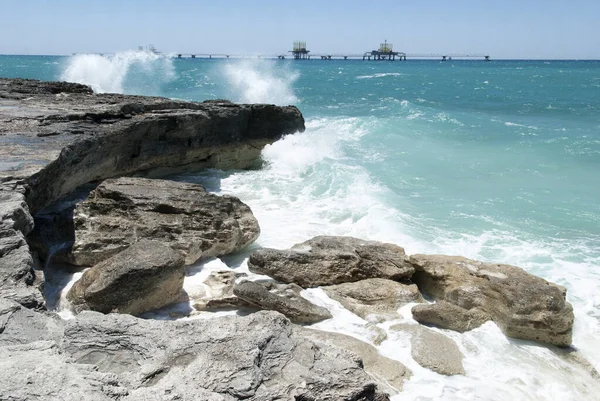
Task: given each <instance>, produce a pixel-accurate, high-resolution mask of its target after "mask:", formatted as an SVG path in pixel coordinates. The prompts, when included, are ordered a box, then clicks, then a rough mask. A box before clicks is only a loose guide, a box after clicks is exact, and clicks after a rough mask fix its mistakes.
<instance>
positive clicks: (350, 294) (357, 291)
mask: <svg viewBox="0 0 600 401" xmlns="http://www.w3.org/2000/svg"><path fill="white" fill-rule="evenodd" d="M323 291H325V293H326V294H327V295H328V296H329V297H330V298H332V299H334V300H336V301H338V302H339V303H340V304H342V306H343V307H344V308H346V309H348V310H349V311H350V312H352V313H354V314H356V315H358V316H360V317H362V318H363V319H374V320H376V321H381V320H387V319H396V318H398V317H400V315H399V314H398V308H400V307H402V306H404V305H406V304H408V303H410V302H425V300H424V299H423V296H422V295H421V293H420V292H419V289H418V288H417V286H416V285H415V284H403V283H399V282H397V281H392V280H387V279H383V278H370V279H366V280H361V281H356V282H353V283H343V284H337V285H330V286H327V287H323Z"/></svg>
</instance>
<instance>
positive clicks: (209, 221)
mask: <svg viewBox="0 0 600 401" xmlns="http://www.w3.org/2000/svg"><path fill="white" fill-rule="evenodd" d="M74 221H75V244H74V245H73V249H72V263H73V264H76V265H80V266H93V265H94V264H96V263H98V262H101V261H103V260H105V259H107V258H109V257H111V256H112V255H114V254H116V253H118V252H120V251H121V250H123V249H125V248H127V247H128V246H129V245H131V244H133V243H135V242H136V241H139V240H140V239H151V240H157V241H160V242H162V243H164V244H167V245H170V246H171V247H172V248H173V249H176V250H178V251H180V252H181V253H182V254H183V255H184V256H185V263H186V265H190V264H192V263H194V262H195V261H197V260H198V259H200V258H204V259H206V258H209V257H215V256H221V255H225V254H228V253H232V252H236V251H238V250H240V249H242V248H244V247H246V246H248V245H249V244H251V243H252V242H254V240H256V238H258V236H259V234H260V228H259V226H258V221H257V220H256V218H255V217H254V215H253V214H252V211H251V210H250V208H249V207H248V206H247V205H246V204H244V203H242V202H241V201H240V200H239V199H238V198H236V197H233V196H227V195H224V196H218V195H215V194H211V193H207V192H206V191H205V190H204V188H202V186H200V185H198V184H189V183H183V182H175V181H168V180H153V179H147V178H134V177H122V178H117V179H109V180H106V181H104V182H103V183H102V184H100V185H99V186H98V187H97V188H96V189H95V190H94V191H92V193H90V195H89V196H88V197H87V199H86V200H85V201H83V202H82V203H80V204H78V205H77V207H76V208H75V212H74Z"/></svg>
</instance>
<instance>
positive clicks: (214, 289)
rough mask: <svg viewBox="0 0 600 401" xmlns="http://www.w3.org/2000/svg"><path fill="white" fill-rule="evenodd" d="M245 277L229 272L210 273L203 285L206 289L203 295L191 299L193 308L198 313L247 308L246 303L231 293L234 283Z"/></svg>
mask: <svg viewBox="0 0 600 401" xmlns="http://www.w3.org/2000/svg"><path fill="white" fill-rule="evenodd" d="M246 276H247V275H246V274H245V273H236V272H234V271H231V270H220V271H214V272H211V273H210V275H209V276H208V277H207V278H206V280H205V281H204V283H203V284H204V285H205V287H206V290H205V291H204V293H203V294H201V296H195V297H194V298H193V301H194V308H195V309H196V310H199V311H212V310H219V309H237V308H240V307H244V306H248V303H247V302H246V301H244V300H242V299H240V298H238V297H237V296H235V294H234V293H233V287H234V286H235V281H236V280H237V279H240V278H242V277H246Z"/></svg>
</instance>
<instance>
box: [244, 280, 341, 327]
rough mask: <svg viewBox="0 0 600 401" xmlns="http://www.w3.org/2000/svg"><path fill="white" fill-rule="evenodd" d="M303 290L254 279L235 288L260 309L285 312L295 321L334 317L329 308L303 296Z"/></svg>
mask: <svg viewBox="0 0 600 401" xmlns="http://www.w3.org/2000/svg"><path fill="white" fill-rule="evenodd" d="M301 291H302V288H301V287H298V286H297V285H295V284H276V283H271V282H268V283H264V284H262V283H256V282H253V281H244V282H242V283H239V284H236V285H235V287H234V288H233V293H234V294H235V295H236V296H237V297H238V298H240V299H242V300H244V301H246V302H248V303H249V304H251V305H254V306H256V307H258V308H260V309H266V310H275V311H277V312H280V313H283V314H284V315H285V316H287V317H288V318H289V319H290V320H291V321H292V322H294V323H317V322H320V321H321V320H325V319H330V318H331V317H332V316H331V313H329V311H328V310H327V309H325V308H323V307H321V306H317V305H315V304H313V303H312V302H310V301H309V300H307V299H305V298H303V297H302V296H301V295H300V292H301Z"/></svg>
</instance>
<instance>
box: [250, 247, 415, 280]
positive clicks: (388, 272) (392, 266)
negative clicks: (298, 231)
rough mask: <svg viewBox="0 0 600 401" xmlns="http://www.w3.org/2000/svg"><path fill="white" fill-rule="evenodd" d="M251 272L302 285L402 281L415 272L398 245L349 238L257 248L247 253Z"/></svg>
mask: <svg viewBox="0 0 600 401" xmlns="http://www.w3.org/2000/svg"><path fill="white" fill-rule="evenodd" d="M248 267H249V269H250V271H251V272H254V273H259V274H266V275H268V276H271V277H273V278H275V279H276V280H278V281H281V282H283V283H294V284H298V285H300V286H301V287H304V288H308V287H316V286H321V285H332V284H341V283H347V282H353V281H359V280H364V279H367V278H376V277H379V278H387V279H391V280H402V279H407V278H410V276H411V275H412V273H413V272H414V268H413V267H412V265H410V264H409V263H408V257H407V256H406V254H405V253H404V249H402V248H401V247H399V246H397V245H393V244H385V243H382V242H376V241H365V240H361V239H357V238H352V237H328V236H320V237H315V238H313V239H311V240H308V241H306V242H302V243H300V244H296V245H294V246H293V247H292V248H291V249H290V250H276V249H268V248H264V249H260V250H258V251H256V252H254V253H253V254H252V255H250V259H249V261H248Z"/></svg>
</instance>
